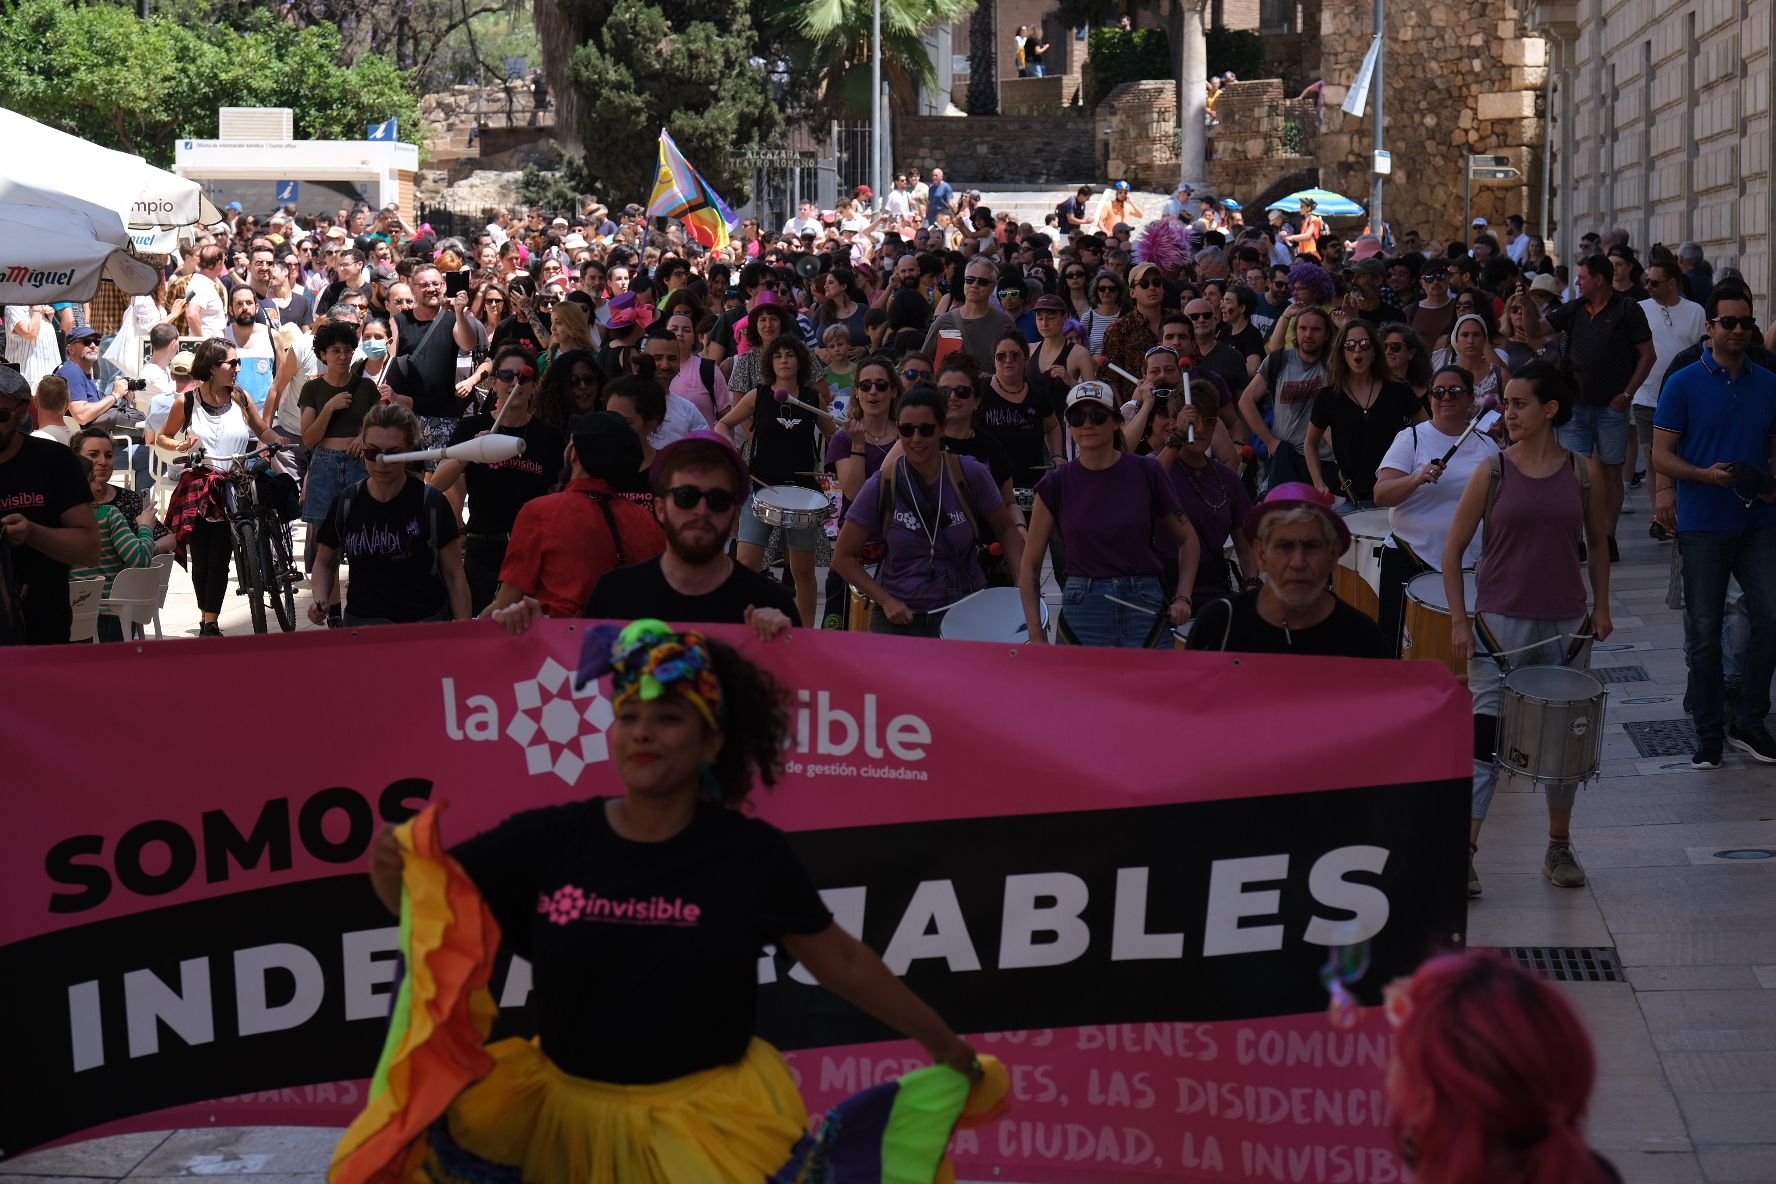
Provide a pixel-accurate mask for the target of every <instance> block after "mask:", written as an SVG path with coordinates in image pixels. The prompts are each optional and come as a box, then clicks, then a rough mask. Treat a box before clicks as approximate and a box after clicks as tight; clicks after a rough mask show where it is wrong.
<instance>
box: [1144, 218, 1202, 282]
mask: <svg viewBox="0 0 1776 1184" xmlns="http://www.w3.org/2000/svg"><path fill="white" fill-rule="evenodd" d="M1134 256H1135V261H1136V262H1137V263H1151V264H1153V265H1154V266H1156V267H1158V268H1159V269H1160V270H1161V271H1163V272H1167V273H1169V274H1172V275H1176V274H1177V273H1178V272H1180V271H1182V270H1183V269H1184V268H1186V267H1189V266H1190V257H1191V252H1190V235H1189V234H1187V233H1186V232H1185V230H1184V228H1183V227H1182V226H1180V225H1179V224H1178V223H1177V221H1176V220H1174V219H1171V218H1161V219H1159V220H1157V221H1154V222H1149V223H1147V225H1146V226H1145V227H1144V228H1143V229H1142V231H1141V237H1140V238H1138V239H1136V240H1135V243H1134Z"/></svg>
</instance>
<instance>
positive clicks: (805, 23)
mask: <svg viewBox="0 0 1776 1184" xmlns="http://www.w3.org/2000/svg"><path fill="white" fill-rule="evenodd" d="M881 2H882V79H883V81H884V82H886V83H887V84H888V94H889V99H890V101H891V103H892V104H893V105H894V106H895V107H897V108H901V109H906V108H908V107H910V106H911V104H912V100H913V97H914V94H915V91H916V88H917V87H921V86H925V87H929V86H935V85H936V84H937V70H936V68H935V67H933V66H932V64H931V55H930V54H929V53H927V52H926V49H925V43H924V41H923V40H921V39H922V38H923V37H924V35H925V34H926V33H927V32H928V31H929V30H931V29H933V28H936V27H937V26H939V25H945V24H950V23H952V22H954V21H958V20H961V19H962V18H963V17H965V16H967V15H968V13H969V11H970V10H971V9H973V8H974V6H975V0H881ZM873 5H874V0H791V2H790V3H787V4H785V5H784V7H783V9H782V10H781V13H780V15H779V17H778V20H777V25H778V28H779V29H780V30H781V32H782V33H783V34H784V35H785V36H786V37H787V38H788V39H790V41H791V42H792V43H793V46H792V53H791V57H792V60H800V61H802V62H805V63H808V64H810V65H811V66H812V67H813V68H814V71H815V73H816V74H817V87H818V94H819V96H820V97H819V105H820V108H821V113H822V114H823V115H827V116H830V117H834V118H837V117H846V116H849V117H852V118H861V117H864V116H867V115H868V114H869V112H870V41H871V24H872V19H873Z"/></svg>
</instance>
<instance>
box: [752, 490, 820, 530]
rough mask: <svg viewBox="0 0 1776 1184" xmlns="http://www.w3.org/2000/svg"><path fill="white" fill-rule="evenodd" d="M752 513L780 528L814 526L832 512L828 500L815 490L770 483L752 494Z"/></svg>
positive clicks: (794, 528)
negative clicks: (770, 484) (767, 486)
mask: <svg viewBox="0 0 1776 1184" xmlns="http://www.w3.org/2000/svg"><path fill="white" fill-rule="evenodd" d="M752 513H753V516H754V517H755V518H757V519H758V520H759V521H760V522H763V523H765V524H766V525H767V526H781V527H782V528H783V529H784V530H806V529H809V528H812V527H817V526H819V525H820V524H821V523H823V522H825V521H826V520H827V519H828V518H830V517H832V515H833V507H832V502H831V501H830V500H829V499H828V498H827V496H826V494H824V493H822V492H821V491H820V490H818V489H804V488H802V487H801V486H800V485H773V486H771V487H770V488H768V489H755V490H753V493H752Z"/></svg>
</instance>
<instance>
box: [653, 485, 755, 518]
mask: <svg viewBox="0 0 1776 1184" xmlns="http://www.w3.org/2000/svg"><path fill="white" fill-rule="evenodd" d="M666 496H667V497H669V498H671V499H672V504H673V505H675V506H677V507H678V508H679V509H681V510H694V509H696V508H697V503H698V502H708V503H709V512H710V513H711V514H726V513H727V512H728V511H729V510H731V509H733V508H734V506H735V505H736V504H737V503H738V502H739V500H740V499H739V498H738V497H736V496H734V493H733V491H731V490H727V489H702V488H699V487H698V486H695V485H674V486H673V487H672V488H671V489H668V490H667V491H666Z"/></svg>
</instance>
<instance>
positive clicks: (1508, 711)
mask: <svg viewBox="0 0 1776 1184" xmlns="http://www.w3.org/2000/svg"><path fill="white" fill-rule="evenodd" d="M1499 695H1500V711H1499V741H1498V758H1497V760H1498V764H1499V767H1500V768H1502V769H1504V770H1505V771H1506V772H1508V773H1510V774H1511V775H1512V776H1513V777H1521V778H1523V779H1524V780H1526V781H1536V782H1547V783H1551V784H1567V785H1570V784H1576V783H1581V782H1585V781H1589V780H1590V779H1591V778H1593V777H1595V776H1597V771H1598V768H1599V767H1600V765H1601V763H1602V759H1603V706H1604V690H1603V684H1602V683H1601V682H1599V681H1598V680H1597V679H1596V678H1595V677H1594V676H1593V675H1591V674H1589V673H1587V672H1585V671H1583V670H1574V669H1573V668H1571V667H1570V666H1522V667H1519V668H1518V669H1516V670H1513V671H1511V673H1509V674H1507V675H1506V676H1505V685H1504V687H1503V688H1502V689H1501V690H1500V692H1499Z"/></svg>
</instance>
